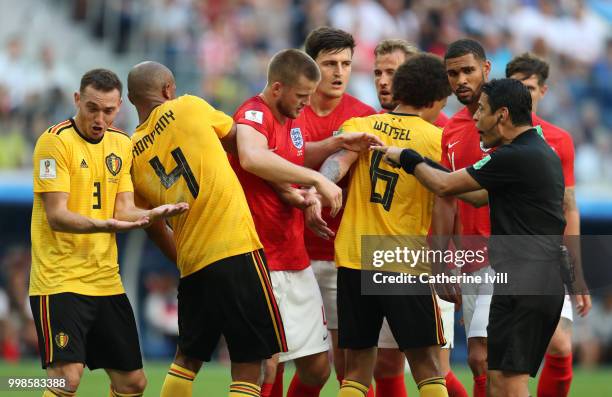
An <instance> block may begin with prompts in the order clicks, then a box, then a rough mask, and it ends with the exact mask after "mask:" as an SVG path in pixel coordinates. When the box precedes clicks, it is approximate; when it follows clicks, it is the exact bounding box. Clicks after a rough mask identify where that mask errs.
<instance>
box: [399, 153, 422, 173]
mask: <svg viewBox="0 0 612 397" xmlns="http://www.w3.org/2000/svg"><path fill="white" fill-rule="evenodd" d="M423 161H425V160H424V159H423V156H421V155H420V154H419V153H418V152H416V151H414V150H412V149H404V150H402V154H400V164H401V166H402V168H403V169H404V171H406V172H407V173H409V174H414V168H415V167H416V166H417V165H418V164H420V163H422V162H423Z"/></svg>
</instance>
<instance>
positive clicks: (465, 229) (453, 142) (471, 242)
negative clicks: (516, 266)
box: [442, 107, 491, 272]
mask: <svg viewBox="0 0 612 397" xmlns="http://www.w3.org/2000/svg"><path fill="white" fill-rule="evenodd" d="M490 152H491V149H485V148H483V147H482V145H481V142H480V135H479V134H478V129H477V128H476V122H475V121H474V119H472V114H471V113H470V111H469V110H468V108H467V107H464V108H463V109H461V110H460V111H458V112H457V113H456V114H455V115H454V116H453V117H451V118H450V119H449V120H448V122H447V123H446V126H445V127H444V130H443V131H442V165H444V166H445V167H447V168H450V169H451V170H453V171H456V170H460V169H462V168H466V167H469V166H470V165H473V164H474V163H476V162H477V161H480V160H481V159H482V158H483V157H485V156H487V155H488V154H489V153H490ZM457 206H458V211H459V220H460V223H461V235H462V236H474V237H470V238H469V239H464V240H463V243H464V246H463V247H462V248H463V249H470V250H479V249H484V247H485V245H484V243H485V241H486V239H487V238H488V237H489V236H490V235H491V223H490V219H489V206H483V207H480V208H475V207H473V206H471V205H470V204H468V203H466V202H464V201H462V200H458V202H457ZM480 236H482V237H483V238H484V239H482V240H480V239H479V237H480ZM487 264H488V259H487V260H486V261H484V262H473V263H468V264H466V265H465V266H463V267H462V268H461V271H463V272H473V271H476V270H478V269H480V268H482V267H485V266H486V265H487Z"/></svg>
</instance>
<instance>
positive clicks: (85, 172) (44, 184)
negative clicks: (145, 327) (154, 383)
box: [29, 69, 188, 397]
mask: <svg viewBox="0 0 612 397" xmlns="http://www.w3.org/2000/svg"><path fill="white" fill-rule="evenodd" d="M121 89H122V86H121V82H120V81H119V78H118V77H117V76H116V75H115V74H114V73H113V72H111V71H109V70H105V69H94V70H91V71H89V72H87V73H85V75H83V77H82V79H81V86H80V90H79V92H76V93H75V94H74V99H75V104H76V107H77V113H76V115H75V117H74V118H71V119H68V120H66V121H64V122H62V123H59V124H57V125H55V126H52V127H51V128H49V129H48V130H47V131H45V132H44V133H43V134H42V135H41V136H40V138H39V139H38V141H37V143H36V148H35V149H34V159H33V163H34V175H33V177H34V204H33V209H32V229H31V233H32V271H31V275H30V292H29V293H30V305H31V307H32V312H33V315H34V320H35V323H36V331H37V334H38V343H39V348H40V349H39V350H40V355H41V360H42V366H43V368H46V370H47V374H48V375H49V376H50V377H57V378H62V379H63V380H62V381H58V382H54V383H52V384H50V386H52V387H49V388H48V389H47V390H46V391H45V392H44V396H45V397H52V396H61V397H64V396H72V395H74V394H75V393H76V390H77V388H78V386H79V382H80V379H81V376H82V374H83V368H84V366H85V365H87V366H88V367H89V369H90V370H93V369H96V368H104V369H105V370H106V372H107V373H108V375H109V377H110V380H111V391H110V395H111V396H127V395H129V396H139V395H141V394H142V392H143V390H144V388H145V385H146V379H145V376H144V372H143V370H142V360H141V356H140V346H139V344H138V335H137V331H136V323H135V321H134V314H133V313H132V308H131V306H130V303H129V301H128V299H127V297H126V295H125V292H124V290H123V285H122V284H121V279H120V278H119V266H118V264H117V245H116V243H115V234H114V233H115V232H118V231H125V230H130V229H135V228H139V227H145V226H148V225H149V223H150V222H151V221H153V220H155V219H156V218H160V217H167V216H172V215H176V214H178V213H181V212H184V211H185V210H187V208H188V206H187V204H185V203H182V204H179V205H166V206H162V207H158V208H154V209H152V210H141V209H139V208H136V207H135V205H134V195H133V188H132V181H131V178H130V165H131V162H132V161H131V149H132V147H131V143H130V139H129V138H128V137H127V136H126V135H125V134H124V133H122V132H121V131H118V130H116V129H114V128H112V127H111V126H112V123H113V120H114V118H115V116H116V115H117V112H118V111H119V107H120V105H121Z"/></svg>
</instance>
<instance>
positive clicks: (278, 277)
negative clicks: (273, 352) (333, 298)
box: [270, 266, 331, 362]
mask: <svg viewBox="0 0 612 397" xmlns="http://www.w3.org/2000/svg"><path fill="white" fill-rule="evenodd" d="M270 278H271V280H272V290H273V291H274V297H275V298H276V303H277V304H278V308H279V310H280V313H281V317H282V319H283V325H284V327H285V335H286V337H287V346H288V348H289V351H288V352H286V353H280V358H279V361H280V362H285V361H289V360H295V359H296V358H300V357H306V356H310V355H312V354H316V353H321V352H325V351H328V350H329V348H330V343H331V342H330V338H329V334H328V332H327V326H326V324H325V312H324V309H323V300H322V299H321V292H319V286H318V285H317V280H316V279H315V276H314V273H313V271H312V268H311V267H310V266H308V267H307V268H306V269H304V270H299V271H290V270H288V271H270Z"/></svg>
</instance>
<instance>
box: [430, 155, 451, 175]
mask: <svg viewBox="0 0 612 397" xmlns="http://www.w3.org/2000/svg"><path fill="white" fill-rule="evenodd" d="M425 164H427V165H428V166H430V167H431V168H435V169H437V170H440V171H444V172H451V170H449V169H448V168H446V167H445V166H443V165H442V164H440V163H437V162H435V161H433V160H432V159H430V158H429V157H425Z"/></svg>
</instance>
